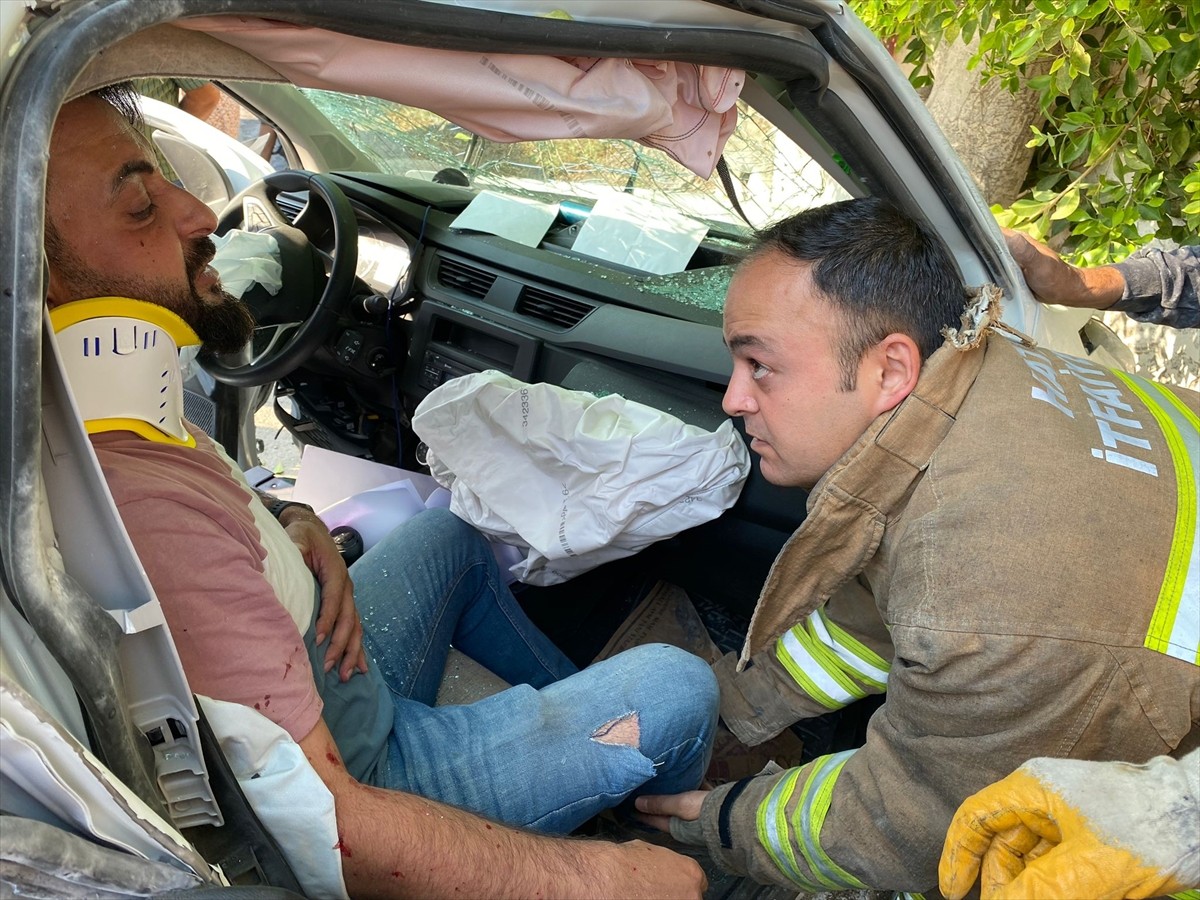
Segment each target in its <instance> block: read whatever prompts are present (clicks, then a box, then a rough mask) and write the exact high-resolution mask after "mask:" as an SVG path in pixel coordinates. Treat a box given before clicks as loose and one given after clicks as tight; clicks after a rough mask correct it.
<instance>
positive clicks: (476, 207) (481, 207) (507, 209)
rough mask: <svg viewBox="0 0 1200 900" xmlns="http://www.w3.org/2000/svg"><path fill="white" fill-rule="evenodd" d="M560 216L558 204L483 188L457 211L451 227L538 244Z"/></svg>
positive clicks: (528, 244)
mask: <svg viewBox="0 0 1200 900" xmlns="http://www.w3.org/2000/svg"><path fill="white" fill-rule="evenodd" d="M557 215H558V204H557V203H540V202H538V201H537V200H527V199H526V198H524V197H511V196H508V195H506V194H496V193H493V192H492V191H482V192H480V193H478V194H476V195H475V199H474V200H472V201H471V202H470V203H469V204H468V205H467V208H466V209H464V210H463V211H462V212H461V213H459V214H458V218H456V219H455V220H454V221H453V222H452V223H451V224H450V227H451V228H456V229H460V230H463V231H482V232H484V233H485V234H494V235H496V236H498V237H502V238H508V239H509V240H510V241H516V242H517V243H518V244H524V245H525V246H526V247H536V246H537V245H538V244H540V243H541V242H542V238H544V237H545V236H546V232H547V231H549V230H550V226H551V225H552V224H553V223H554V217H555V216H557Z"/></svg>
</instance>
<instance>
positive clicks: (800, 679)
mask: <svg viewBox="0 0 1200 900" xmlns="http://www.w3.org/2000/svg"><path fill="white" fill-rule="evenodd" d="M775 656H776V658H777V659H778V660H779V662H780V663H781V664H782V665H783V667H784V668H785V669H787V671H788V674H789V675H791V676H792V678H793V679H795V681H796V683H797V684H799V685H800V687H801V688H803V689H804V691H805V693H807V694H808V695H809V696H810V697H812V698H813V700H815V701H816V702H817V703H820V704H821V705H822V706H824V707H825V708H826V709H841V708H842V707H843V706H845V705H846V704H848V703H853V702H854V701H855V700H861V699H862V698H863V697H865V696H867V691H866V690H865V689H864V688H863V687H862V686H861V685H859V684H858V683H857V682H863V683H864V684H868V685H871V686H872V687H875V688H877V689H878V690H883V689H884V688H886V687H887V677H888V663H887V662H885V661H884V660H883V659H882V658H881V657H880V656H879V655H878V654H876V653H874V652H873V651H871V650H870V648H868V647H866V646H865V645H863V644H862V643H860V642H859V641H858V640H856V639H855V638H854V637H853V636H852V635H850V634H849V633H848V632H846V631H844V630H842V629H841V628H839V627H838V626H837V624H836V623H834V622H832V621H830V619H829V618H828V617H827V616H826V615H825V610H823V609H819V610H817V611H816V612H814V613H812V614H811V615H810V616H809V617H808V618H807V619H806V620H805V621H803V622H801V623H800V624H799V625H794V626H792V627H791V628H790V629H788V630H787V631H786V632H784V634H783V636H782V637H780V638H779V640H778V641H776V642H775Z"/></svg>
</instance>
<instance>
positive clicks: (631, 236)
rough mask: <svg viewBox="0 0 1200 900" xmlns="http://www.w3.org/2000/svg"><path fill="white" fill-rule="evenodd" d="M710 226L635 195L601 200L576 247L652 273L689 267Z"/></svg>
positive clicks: (621, 195)
mask: <svg viewBox="0 0 1200 900" xmlns="http://www.w3.org/2000/svg"><path fill="white" fill-rule="evenodd" d="M707 233H708V226H707V225H705V224H703V223H702V222H696V221H695V220H693V219H689V218H688V217H687V216H684V215H681V214H679V213H677V212H675V211H674V210H672V209H664V208H663V207H661V206H658V205H657V204H655V203H651V202H650V201H649V200H644V199H642V198H640V197H635V196H633V195H632V194H606V195H605V196H603V197H601V198H600V199H599V200H597V201H596V205H595V206H593V207H592V211H591V212H590V213H589V214H588V217H587V219H586V220H585V221H584V223H583V227H582V228H580V229H579V234H578V235H577V236H576V238H575V243H574V244H573V245H572V246H571V249H572V250H574V251H575V252H576V253H583V254H585V255H586V256H593V257H595V258H596V259H603V260H605V261H607V262H612V263H617V264H618V265H622V266H628V267H629V268H631V269H637V270H638V271H640V272H649V273H650V274H652V275H670V274H671V273H673V272H682V271H683V270H684V269H686V268H687V264H688V260H690V259H691V258H692V254H693V253H695V252H696V248H697V247H699V246H700V242H701V241H702V240H704V235H706V234H707Z"/></svg>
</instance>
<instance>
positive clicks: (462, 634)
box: [351, 510, 717, 834]
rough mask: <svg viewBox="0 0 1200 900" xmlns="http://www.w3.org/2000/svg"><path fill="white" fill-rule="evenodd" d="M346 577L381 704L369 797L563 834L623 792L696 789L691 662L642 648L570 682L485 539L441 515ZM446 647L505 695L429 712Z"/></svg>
mask: <svg viewBox="0 0 1200 900" xmlns="http://www.w3.org/2000/svg"><path fill="white" fill-rule="evenodd" d="M351 574H352V575H353V578H354V586H355V598H356V602H357V604H358V609H359V613H360V615H361V616H362V623H363V644H364V646H365V648H366V651H367V654H368V656H369V657H370V661H371V664H372V665H373V666H375V667H376V670H377V671H378V673H379V674H380V675H382V677H383V680H384V682H385V683H386V684H387V686H388V689H389V690H390V691H391V694H392V702H393V704H394V706H395V722H394V724H393V727H392V736H391V740H390V743H389V747H388V758H387V761H386V764H385V765H384V767H383V772H382V773H381V775H380V777H379V779H378V780H377V782H376V783H377V784H379V786H381V787H387V788H391V789H393V790H401V791H408V792H410V793H414V794H420V795H422V796H425V797H430V798H432V799H435V800H440V801H442V802H444V803H449V804H453V805H454V806H459V807H463V808H465V809H469V810H472V811H473V812H476V813H479V814H480V815H484V816H487V817H489V818H492V819H495V820H497V821H500V822H504V823H507V824H510V825H518V826H525V827H529V828H533V829H535V830H538V831H544V832H550V833H561V834H565V833H567V832H569V831H571V830H573V829H574V828H576V827H578V826H579V825H580V824H582V823H583V822H585V821H587V820H588V819H589V818H591V817H592V816H593V815H595V814H596V813H598V812H600V811H601V810H604V809H607V808H609V807H611V806H615V805H616V804H617V803H620V802H621V801H622V800H624V799H625V798H626V797H629V796H631V795H633V794H636V793H641V792H643V791H644V792H646V793H661V794H672V793H676V792H679V791H686V790H691V789H693V788H695V787H696V786H697V785H699V783H700V779H701V778H702V777H703V775H704V771H705V769H706V768H707V766H708V760H709V756H710V754H711V751H712V740H713V733H714V729H715V727H716V719H717V684H716V679H715V678H714V676H713V674H712V670H711V669H710V668H709V666H708V664H707V663H705V662H704V661H703V660H702V659H700V658H699V657H697V656H694V655H692V654H690V653H687V652H686V651H683V650H680V649H678V648H675V647H670V646H667V645H665V644H651V645H645V646H641V647H635V648H634V649H632V650H628V651H626V652H624V653H621V654H618V655H617V656H614V657H612V658H611V659H607V660H604V661H603V662H600V663H596V664H595V665H592V666H589V667H588V668H587V669H584V670H583V671H578V670H577V669H576V668H575V666H574V665H573V664H572V663H571V661H570V660H568V659H567V658H566V657H565V656H564V655H563V654H562V653H561V652H560V651H559V650H558V648H557V647H555V646H554V644H553V643H551V642H550V640H549V639H548V638H547V637H546V636H545V635H543V634H542V633H541V632H540V631H538V630H537V628H536V627H535V626H534V625H533V623H532V622H530V621H529V619H528V618H527V617H526V616H525V613H524V612H523V611H522V610H521V608H520V606H519V605H518V603H517V602H516V600H514V599H513V596H512V594H511V593H509V591H508V589H507V588H506V587H505V586H504V584H503V582H502V581H501V579H500V574H499V571H498V570H497V567H496V562H495V559H494V557H493V556H492V552H491V548H490V547H489V545H488V544H487V542H486V541H485V540H484V539H483V537H482V536H481V535H480V534H479V533H478V532H477V531H476V530H475V529H474V528H472V527H471V526H470V525H467V524H466V523H465V522H463V521H461V520H460V519H458V518H457V517H455V516H454V515H452V514H451V513H449V512H448V511H446V510H429V511H427V512H424V513H421V514H420V515H418V516H416V517H415V518H413V519H410V520H409V521H408V522H406V523H404V524H403V525H401V526H400V527H399V528H397V529H396V530H395V531H393V532H392V533H391V534H390V535H388V537H386V538H385V539H384V540H383V541H381V542H380V543H379V544H377V545H376V546H374V547H372V548H371V550H370V552H368V553H367V554H366V555H365V556H363V557H362V559H360V560H359V561H358V562H356V563H355V564H354V566H353V569H352V571H351ZM451 644H453V645H454V646H455V647H456V648H457V649H458V650H460V651H462V652H463V653H465V654H466V655H467V656H470V657H472V658H473V659H475V660H476V661H477V662H479V663H482V664H483V665H484V666H486V667H487V668H488V669H490V670H492V671H493V672H495V673H496V674H497V675H499V676H500V677H501V678H503V679H505V680H506V681H507V682H509V684H512V685H514V686H513V687H511V688H509V689H508V690H506V691H503V692H501V693H499V694H496V695H494V696H492V697H489V698H487V699H485V700H481V701H478V702H476V703H471V704H468V705H464V706H441V707H434V706H432V705H431V704H432V703H433V702H434V699H435V697H436V695H437V690H438V685H439V683H440V681H441V677H442V671H443V668H444V666H445V664H446V656H447V653H448V651H449V647H450V645H451Z"/></svg>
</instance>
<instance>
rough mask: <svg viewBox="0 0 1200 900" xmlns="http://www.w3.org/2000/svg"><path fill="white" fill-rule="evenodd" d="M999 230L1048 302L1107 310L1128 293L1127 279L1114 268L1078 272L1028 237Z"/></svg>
mask: <svg viewBox="0 0 1200 900" xmlns="http://www.w3.org/2000/svg"><path fill="white" fill-rule="evenodd" d="M1000 230H1001V231H1003V232H1004V243H1005V244H1007V245H1008V252H1009V253H1011V254H1012V255H1013V259H1015V260H1016V262H1017V265H1018V266H1020V267H1021V273H1022V274H1023V275H1024V276H1025V283H1026V284H1028V285H1029V289H1030V290H1031V291H1033V293H1034V294H1036V295H1037V296H1038V298H1039V299H1041V300H1043V301H1044V302H1046V303H1058V304H1061V305H1062V306H1075V307H1083V308H1087V309H1108V308H1109V307H1110V306H1112V305H1113V304H1114V303H1116V302H1117V301H1118V300H1120V299H1121V295H1122V294H1123V293H1124V292H1125V279H1124V278H1122V277H1121V273H1120V272H1119V271H1117V270H1116V269H1114V268H1113V267H1112V266H1100V267H1098V268H1093V269H1079V268H1076V267H1075V266H1073V265H1071V264H1070V263H1068V262H1066V261H1065V260H1063V259H1062V257H1060V256H1059V255H1058V254H1057V253H1055V252H1054V251H1053V250H1051V249H1050V248H1049V247H1047V246H1046V245H1045V244H1043V243H1041V242H1040V241H1035V240H1034V239H1033V238H1031V237H1029V236H1028V235H1025V234H1022V233H1021V232H1019V231H1013V230H1011V229H1009V228H1002V229H1000Z"/></svg>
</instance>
